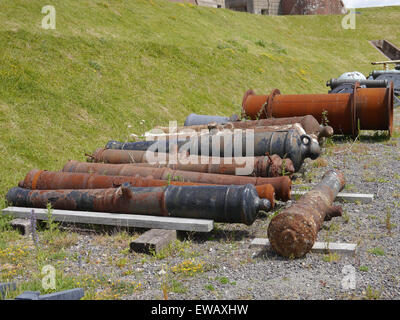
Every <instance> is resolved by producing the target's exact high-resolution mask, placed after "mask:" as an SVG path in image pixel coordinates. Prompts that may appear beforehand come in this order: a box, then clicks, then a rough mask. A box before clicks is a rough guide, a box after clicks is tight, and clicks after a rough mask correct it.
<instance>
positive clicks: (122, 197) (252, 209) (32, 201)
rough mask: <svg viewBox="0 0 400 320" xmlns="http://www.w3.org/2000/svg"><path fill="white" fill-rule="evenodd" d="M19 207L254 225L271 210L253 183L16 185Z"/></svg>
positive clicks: (11, 197)
mask: <svg viewBox="0 0 400 320" xmlns="http://www.w3.org/2000/svg"><path fill="white" fill-rule="evenodd" d="M6 199H7V201H8V202H9V203H11V204H12V205H14V206H19V207H33V208H46V206H47V204H48V203H50V204H51V206H52V208H54V209H62V210H81V211H100V212H110V213H126V214H145V215H158V216H168V217H182V218H197V219H212V220H214V221H216V222H227V223H244V224H247V225H251V224H252V223H253V222H254V221H255V219H256V217H257V214H258V212H259V211H260V210H263V211H269V210H270V209H271V204H270V202H269V200H267V199H260V198H259V197H258V196H257V192H256V189H255V188H254V186H253V185H250V184H249V185H245V186H172V185H170V186H167V187H155V188H135V187H132V186H131V185H130V184H129V183H124V184H123V185H122V186H121V187H119V188H110V189H78V190H68V189H67V190H65V189H64V190H29V189H23V188H20V187H16V188H12V189H11V190H9V192H8V193H7V195H6Z"/></svg>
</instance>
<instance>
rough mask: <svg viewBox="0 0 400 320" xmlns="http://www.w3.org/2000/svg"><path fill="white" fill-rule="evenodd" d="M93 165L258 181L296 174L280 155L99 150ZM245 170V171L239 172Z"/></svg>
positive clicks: (93, 157)
mask: <svg viewBox="0 0 400 320" xmlns="http://www.w3.org/2000/svg"><path fill="white" fill-rule="evenodd" d="M88 161H90V162H96V163H98V162H103V163H112V164H121V163H137V164H139V165H143V164H144V163H146V164H148V165H149V166H153V167H167V168H170V169H174V170H184V171H196V172H205V173H218V174H231V175H252V176H256V177H279V176H281V175H283V174H292V173H294V166H293V162H292V161H291V160H290V159H285V160H282V158H281V157H279V156H278V155H272V156H265V157H233V158H224V157H205V156H204V157H201V156H186V155H184V154H183V153H171V154H169V153H157V152H150V151H139V150H114V149H103V148H99V149H97V150H95V151H94V153H93V154H92V155H89V156H88ZM245 168H248V170H246V169H245ZM239 169H244V170H239Z"/></svg>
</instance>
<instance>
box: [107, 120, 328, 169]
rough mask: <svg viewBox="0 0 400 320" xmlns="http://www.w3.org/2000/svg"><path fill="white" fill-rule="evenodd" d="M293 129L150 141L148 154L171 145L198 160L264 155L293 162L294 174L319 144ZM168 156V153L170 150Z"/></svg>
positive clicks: (115, 145)
mask: <svg viewBox="0 0 400 320" xmlns="http://www.w3.org/2000/svg"><path fill="white" fill-rule="evenodd" d="M294 126H295V128H296V129H290V130H279V131H276V130H274V131H266V130H264V129H263V128H256V129H252V130H238V132H236V131H234V133H232V131H229V132H217V133H215V134H211V133H210V134H207V135H202V136H201V137H200V136H199V137H192V138H190V139H188V140H183V141H178V142H177V144H176V143H171V141H169V140H167V141H162V142H161V141H152V142H151V143H152V144H151V145H149V147H150V146H151V148H152V149H151V150H149V151H156V152H160V151H161V150H162V151H163V152H169V151H170V150H169V148H170V147H171V146H172V145H175V146H178V149H179V153H185V154H187V153H189V154H190V155H198V156H209V155H213V156H219V157H228V158H231V157H248V156H256V157H257V156H265V155H266V154H272V155H278V156H280V157H282V158H289V159H290V160H292V162H293V166H294V169H295V171H296V172H297V171H298V170H299V169H300V167H301V165H302V164H303V161H304V159H306V158H311V159H316V158H317V157H318V156H319V155H320V153H321V149H320V146H319V143H318V141H317V140H316V139H314V138H313V137H311V136H309V135H307V134H305V132H304V129H303V128H301V126H300V125H296V124H295V125H294ZM144 142H146V143H147V142H148V141H141V142H126V143H123V142H118V141H110V142H108V143H107V145H106V149H109V148H111V149H122V150H138V149H137V148H139V150H141V148H142V147H143V144H142V143H144ZM171 152H172V150H171Z"/></svg>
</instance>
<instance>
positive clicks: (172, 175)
mask: <svg viewBox="0 0 400 320" xmlns="http://www.w3.org/2000/svg"><path fill="white" fill-rule="evenodd" d="M62 171H63V172H82V173H97V174H101V175H111V176H118V175H120V176H140V177H148V178H152V179H158V180H168V181H170V180H183V181H186V182H200V183H207V184H219V185H244V184H253V185H255V186H257V185H263V184H271V185H272V186H273V187H274V189H275V196H276V199H278V200H282V201H287V200H289V199H290V198H291V196H290V192H291V187H292V181H291V180H290V178H289V177H287V176H284V177H275V178H262V177H244V176H230V175H224V174H214V173H200V172H192V171H181V170H171V169H169V168H148V167H138V166H132V165H130V164H103V163H87V162H78V161H68V162H67V164H66V165H65V166H64V168H63V169H62Z"/></svg>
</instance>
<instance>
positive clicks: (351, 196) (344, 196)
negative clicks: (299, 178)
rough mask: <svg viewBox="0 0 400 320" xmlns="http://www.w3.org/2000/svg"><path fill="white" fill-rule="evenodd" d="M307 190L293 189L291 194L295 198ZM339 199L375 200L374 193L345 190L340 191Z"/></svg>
mask: <svg viewBox="0 0 400 320" xmlns="http://www.w3.org/2000/svg"><path fill="white" fill-rule="evenodd" d="M305 193H307V191H292V193H291V195H292V198H293V199H296V196H302V195H304V194H305ZM336 199H337V200H342V201H343V200H344V201H347V202H357V201H359V202H361V203H371V202H372V201H373V200H374V195H373V194H363V193H345V192H339V193H338V195H337V197H336Z"/></svg>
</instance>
